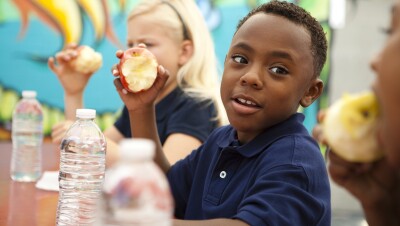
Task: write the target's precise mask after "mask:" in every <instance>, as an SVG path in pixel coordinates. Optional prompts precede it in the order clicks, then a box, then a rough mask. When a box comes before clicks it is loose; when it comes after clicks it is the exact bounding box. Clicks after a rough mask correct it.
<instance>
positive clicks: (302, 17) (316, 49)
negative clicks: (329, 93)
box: [236, 0, 328, 76]
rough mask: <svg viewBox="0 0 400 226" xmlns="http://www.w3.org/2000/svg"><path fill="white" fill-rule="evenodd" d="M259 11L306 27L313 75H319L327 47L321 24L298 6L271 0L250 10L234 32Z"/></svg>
mask: <svg viewBox="0 0 400 226" xmlns="http://www.w3.org/2000/svg"><path fill="white" fill-rule="evenodd" d="M260 12H263V13H266V14H274V15H277V16H282V17H285V18H286V19H288V20H290V21H292V22H293V23H295V24H298V25H301V26H303V27H304V28H305V29H307V31H308V33H309V34H310V36H311V54H312V56H313V58H314V75H315V76H319V75H320V74H321V71H322V68H323V67H324V64H325V61H326V58H327V56H326V55H327V49H328V44H327V40H326V35H325V32H324V29H323V28H322V26H321V24H320V23H319V22H318V21H317V20H316V19H315V18H314V17H313V16H311V15H310V13H309V12H307V11H306V10H304V9H303V8H301V7H300V6H297V5H295V4H293V3H289V2H285V1H277V0H273V1H270V2H268V3H264V4H262V5H260V6H258V7H257V8H254V9H253V10H251V11H250V12H249V13H248V14H247V15H246V16H245V17H244V18H243V19H241V20H240V21H239V23H238V25H237V27H236V32H237V31H238V30H239V28H240V27H241V26H242V25H243V24H244V23H245V22H246V21H247V20H248V19H249V18H250V17H251V16H253V15H254V14H257V13H260Z"/></svg>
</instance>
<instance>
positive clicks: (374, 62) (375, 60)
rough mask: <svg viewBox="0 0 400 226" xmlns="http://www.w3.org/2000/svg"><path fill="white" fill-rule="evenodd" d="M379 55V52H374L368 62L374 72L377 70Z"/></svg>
mask: <svg viewBox="0 0 400 226" xmlns="http://www.w3.org/2000/svg"><path fill="white" fill-rule="evenodd" d="M380 55H381V53H378V54H376V55H375V56H374V57H373V58H372V59H371V61H370V62H369V65H370V67H371V69H372V70H373V71H375V72H377V71H378V65H379V59H380Z"/></svg>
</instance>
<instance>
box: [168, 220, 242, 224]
mask: <svg viewBox="0 0 400 226" xmlns="http://www.w3.org/2000/svg"><path fill="white" fill-rule="evenodd" d="M173 225H174V226H225V225H226V226H249V225H248V224H247V223H245V222H243V221H241V220H234V219H212V220H201V221H189V220H174V221H173Z"/></svg>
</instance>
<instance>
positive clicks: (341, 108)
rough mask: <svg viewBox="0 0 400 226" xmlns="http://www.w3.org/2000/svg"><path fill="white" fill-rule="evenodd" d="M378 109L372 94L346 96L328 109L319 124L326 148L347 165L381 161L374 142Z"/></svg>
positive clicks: (379, 148)
mask: <svg viewBox="0 0 400 226" xmlns="http://www.w3.org/2000/svg"><path fill="white" fill-rule="evenodd" d="M378 114H379V107H378V102H377V99H376V96H375V94H374V93H373V92H371V91H367V92H362V93H357V94H347V95H345V96H344V97H342V98H341V99H339V100H338V101H336V102H335V103H333V105H332V106H330V107H329V108H328V110H327V112H326V115H325V117H324V119H323V121H322V129H323V133H324V136H325V138H326V140H327V143H328V145H329V146H331V147H332V151H334V152H335V153H336V154H337V155H339V156H340V157H341V158H343V159H345V160H347V161H350V162H373V161H375V160H378V159H380V158H382V157H383V151H382V148H381V147H380V145H379V143H378V141H377V136H376V133H377V118H378Z"/></svg>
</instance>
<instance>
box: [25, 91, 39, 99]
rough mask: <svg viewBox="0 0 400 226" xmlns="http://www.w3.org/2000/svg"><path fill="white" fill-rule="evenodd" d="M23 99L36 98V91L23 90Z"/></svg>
mask: <svg viewBox="0 0 400 226" xmlns="http://www.w3.org/2000/svg"><path fill="white" fill-rule="evenodd" d="M22 97H25V98H35V97H36V91H34V90H23V91H22Z"/></svg>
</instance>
